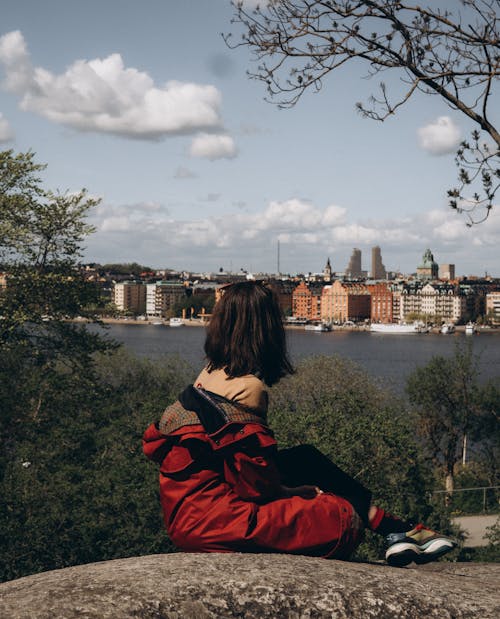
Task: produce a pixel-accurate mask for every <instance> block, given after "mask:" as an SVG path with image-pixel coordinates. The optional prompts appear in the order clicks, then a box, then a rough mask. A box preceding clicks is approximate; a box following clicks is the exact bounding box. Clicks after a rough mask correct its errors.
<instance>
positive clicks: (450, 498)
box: [431, 486, 500, 513]
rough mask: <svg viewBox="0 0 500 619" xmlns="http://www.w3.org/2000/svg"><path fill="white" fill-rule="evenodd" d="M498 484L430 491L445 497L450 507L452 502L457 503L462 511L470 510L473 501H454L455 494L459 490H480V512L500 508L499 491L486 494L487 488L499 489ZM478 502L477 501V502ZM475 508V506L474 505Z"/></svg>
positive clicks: (493, 510)
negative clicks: (481, 496) (481, 494)
mask: <svg viewBox="0 0 500 619" xmlns="http://www.w3.org/2000/svg"><path fill="white" fill-rule="evenodd" d="M499 489H500V486H474V487H472V488H454V489H453V490H451V491H450V490H434V491H433V492H431V495H435V494H442V495H444V497H445V498H446V500H447V502H448V505H449V506H451V507H455V505H454V504H453V503H455V502H456V503H457V505H456V507H460V508H461V509H463V510H464V511H470V508H471V507H474V505H475V501H469V502H466V501H463V500H462V501H460V500H459V501H454V499H455V498H458V497H455V494H458V493H461V492H478V491H482V493H483V498H482V510H481V511H482V512H483V513H487V512H498V511H499V510H500V493H499V492H491V493H490V496H488V490H490V491H495V490H499ZM478 503H479V502H478ZM476 510H477V507H476Z"/></svg>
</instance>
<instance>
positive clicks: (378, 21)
mask: <svg viewBox="0 0 500 619" xmlns="http://www.w3.org/2000/svg"><path fill="white" fill-rule="evenodd" d="M233 5H234V19H233V23H235V24H236V27H237V28H239V29H240V30H241V31H242V35H241V39H240V40H239V41H235V42H233V39H232V37H231V35H228V36H226V37H225V40H226V42H227V43H228V45H229V46H230V47H238V46H245V47H248V48H249V49H250V50H251V51H252V52H253V54H254V56H255V57H256V59H257V60H258V62H259V64H258V66H257V69H256V70H255V71H253V72H250V76H251V77H252V78H254V79H257V80H261V81H263V82H264V83H265V84H266V86H267V92H268V95H269V97H270V99H271V100H273V101H277V102H278V103H279V105H280V106H282V107H290V106H293V105H295V104H296V103H297V101H298V100H299V99H300V98H301V97H302V95H303V94H304V92H305V91H306V90H313V91H316V92H317V91H319V90H320V89H321V88H322V86H323V83H324V82H325V81H326V79H327V77H329V76H330V74H331V73H334V72H335V71H337V70H341V69H342V68H343V67H345V66H347V65H358V66H362V65H363V64H364V65H365V67H366V68H367V74H368V77H374V76H376V75H380V74H382V73H383V72H386V71H391V73H396V74H397V75H399V76H400V77H401V85H402V88H401V89H398V92H397V93H396V95H395V97H391V95H390V94H389V92H388V89H387V87H386V85H385V83H384V82H381V83H380V85H379V94H378V96H371V97H370V99H369V103H368V105H365V104H362V103H357V109H358V111H359V112H360V113H361V114H363V115H364V116H366V117H368V118H372V119H376V120H381V121H383V120H385V119H386V118H387V117H388V116H391V115H393V114H395V113H396V112H397V111H398V109H399V108H400V107H401V106H403V105H404V104H405V103H406V102H407V101H408V100H409V99H410V98H412V97H413V96H415V94H416V93H418V92H420V93H424V94H426V95H437V96H439V97H440V98H441V99H442V100H443V101H444V102H445V103H447V104H448V105H449V106H450V107H451V108H452V109H453V110H457V111H459V112H460V113H462V114H463V115H465V117H466V118H467V119H468V120H470V121H472V123H474V125H475V126H476V130H475V131H473V133H472V139H471V140H470V141H464V142H463V143H462V144H461V146H460V148H459V150H458V151H457V157H456V161H457V165H458V167H459V185H458V186H457V187H455V188H454V189H451V190H450V191H449V192H448V195H449V197H450V205H451V206H452V208H454V209H457V210H459V211H464V212H467V213H468V215H469V220H470V223H475V222H476V221H478V220H479V219H481V217H483V218H486V217H487V216H488V213H489V211H490V209H491V208H492V205H493V198H494V195H495V192H496V191H497V189H498V187H499V184H500V157H499V153H500V150H499V149H500V133H499V131H498V129H497V127H495V125H494V124H493V123H494V121H493V120H492V118H491V110H495V109H497V107H498V103H495V94H496V93H495V91H494V89H493V87H494V84H495V80H497V79H498V76H499V75H500V54H499V51H498V49H499V48H498V41H499V38H500V31H499V20H498V0H460V1H457V2H455V3H454V5H455V6H453V8H450V3H449V2H446V3H445V2H432V3H431V2H429V3H427V4H425V5H423V4H415V3H413V2H409V1H405V0H280V1H279V2H274V1H272V0H262V2H261V3H260V4H258V5H257V7H256V8H254V5H249V4H248V3H245V2H241V1H240V0H235V1H233ZM466 192H467V193H469V192H470V193H472V192H474V193H473V196H472V198H470V196H467V195H465V193H466Z"/></svg>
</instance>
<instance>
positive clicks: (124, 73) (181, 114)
mask: <svg viewBox="0 0 500 619" xmlns="http://www.w3.org/2000/svg"><path fill="white" fill-rule="evenodd" d="M0 63H1V64H2V65H3V67H4V70H5V79H4V82H3V87H4V88H5V89H6V90H9V91H10V92H13V93H15V94H17V95H18V96H19V97H20V106H21V108H22V109H23V110H26V111H30V112H35V113H38V114H40V115H41V116H43V117H45V118H48V119H49V120H51V121H53V122H56V123H59V124H62V125H65V126H68V127H72V128H74V129H77V130H80V131H97V132H102V133H110V134H115V135H121V136H125V137H130V138H138V139H150V140H158V139H161V138H164V137H166V136H169V135H178V134H194V133H197V132H199V131H200V130H207V129H216V128H220V127H221V126H222V122H221V118H220V112H219V108H220V103H221V95H220V93H219V91H218V90H217V88H215V87H214V86H211V85H200V84H194V83H184V82H178V81H168V82H166V83H165V84H164V85H162V86H157V85H155V84H154V82H153V80H152V78H151V77H150V76H149V75H148V74H147V73H145V72H143V71H139V70H137V69H134V68H127V67H125V66H124V63H123V60H122V57H121V56H120V54H111V55H110V56H108V57H107V58H103V59H99V58H97V59H94V60H77V61H76V62H74V63H73V64H72V65H71V66H70V67H68V68H67V70H66V71H65V72H64V73H62V74H60V75H55V74H53V73H51V72H50V71H48V70H47V69H44V68H41V67H33V66H32V64H31V59H30V56H29V52H28V50H27V47H26V43H25V41H24V38H23V35H22V34H21V32H19V31H15V32H10V33H8V34H6V35H4V36H2V37H0Z"/></svg>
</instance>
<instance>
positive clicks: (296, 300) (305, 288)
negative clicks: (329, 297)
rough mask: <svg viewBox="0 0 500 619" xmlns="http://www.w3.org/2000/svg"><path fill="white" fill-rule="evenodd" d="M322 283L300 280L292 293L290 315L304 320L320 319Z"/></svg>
mask: <svg viewBox="0 0 500 619" xmlns="http://www.w3.org/2000/svg"><path fill="white" fill-rule="evenodd" d="M322 290H323V284H317V283H312V282H311V283H306V282H300V284H299V285H298V286H297V287H296V288H295V289H294V291H293V293H292V316H295V318H301V319H305V320H318V321H319V320H321V292H322Z"/></svg>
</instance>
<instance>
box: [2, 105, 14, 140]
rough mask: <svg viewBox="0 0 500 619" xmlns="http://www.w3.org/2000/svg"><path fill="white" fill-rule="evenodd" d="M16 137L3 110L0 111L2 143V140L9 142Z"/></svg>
mask: <svg viewBox="0 0 500 619" xmlns="http://www.w3.org/2000/svg"><path fill="white" fill-rule="evenodd" d="M13 138H14V132H13V131H12V129H11V128H10V125H9V123H8V122H7V119H6V118H4V116H3V114H2V112H0V144H1V143H2V142H9V141H10V140H12V139H13Z"/></svg>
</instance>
